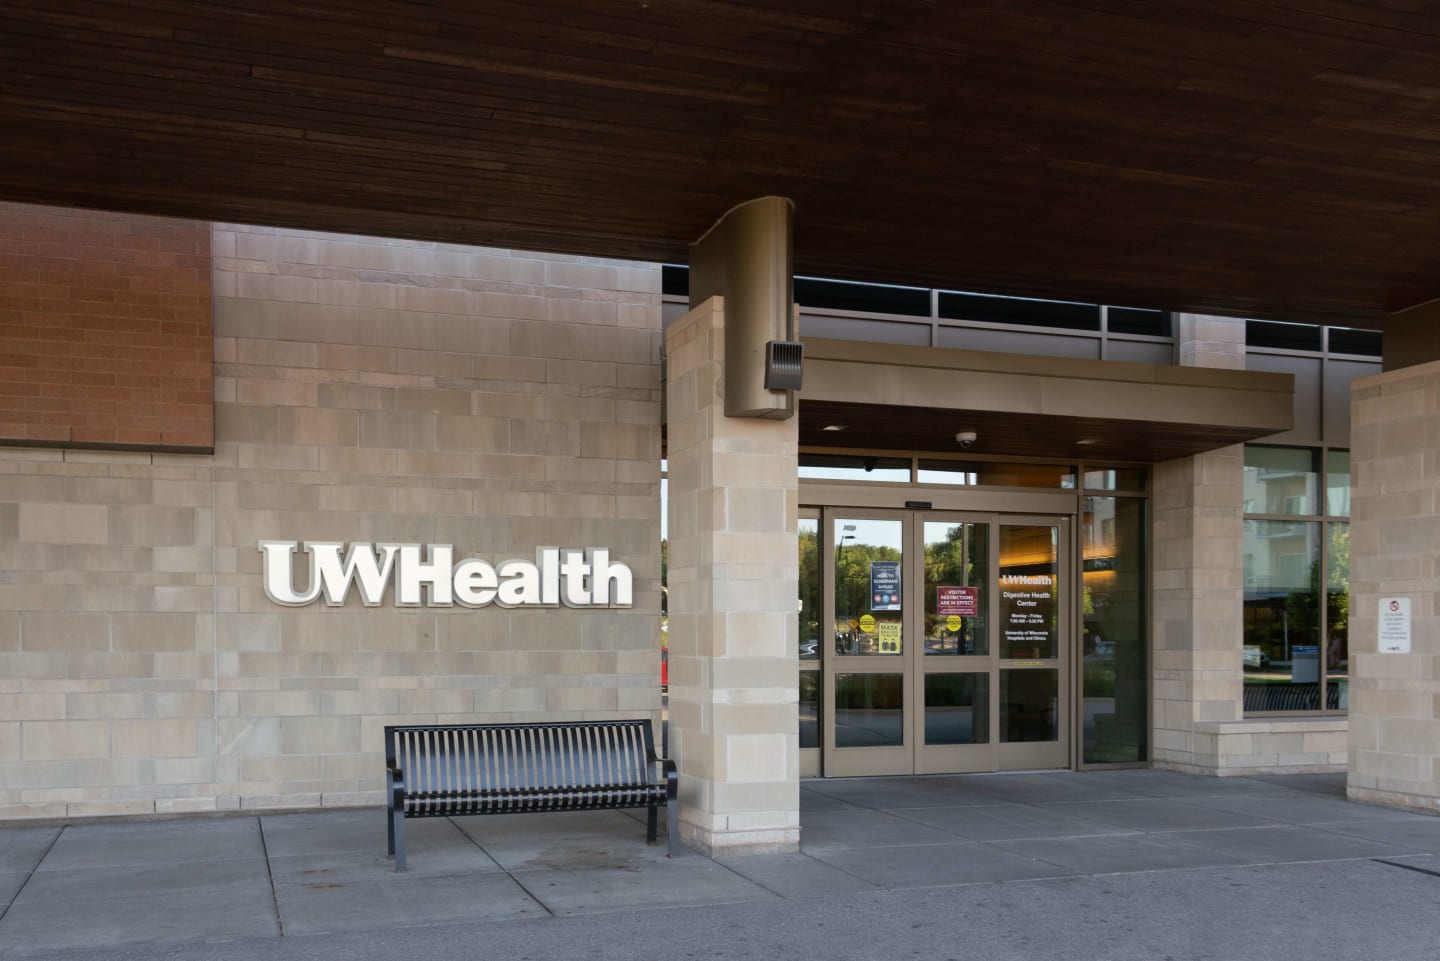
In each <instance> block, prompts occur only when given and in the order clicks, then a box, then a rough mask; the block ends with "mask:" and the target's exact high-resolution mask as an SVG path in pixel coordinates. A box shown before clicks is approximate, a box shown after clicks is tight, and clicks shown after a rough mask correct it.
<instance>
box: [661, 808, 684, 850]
mask: <svg viewBox="0 0 1440 961" xmlns="http://www.w3.org/2000/svg"><path fill="white" fill-rule="evenodd" d="M665 830H666V831H667V832H668V837H667V838H666V840H667V841H669V842H670V855H669V856H670V857H672V858H673V857H674V856H675V852H676V851H677V850H679V847H680V802H678V801H674V800H672V801H671V802H670V803H669V804H667V805H665Z"/></svg>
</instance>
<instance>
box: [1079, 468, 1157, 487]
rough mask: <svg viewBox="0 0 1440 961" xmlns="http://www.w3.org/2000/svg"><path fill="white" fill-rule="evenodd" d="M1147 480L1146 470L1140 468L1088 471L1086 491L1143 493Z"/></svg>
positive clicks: (1086, 474) (1086, 473)
mask: <svg viewBox="0 0 1440 961" xmlns="http://www.w3.org/2000/svg"><path fill="white" fill-rule="evenodd" d="M1145 480H1146V475H1145V470H1144V468H1140V467H1127V468H1120V469H1109V470H1087V471H1086V472H1085V489H1086V490H1092V491H1143V490H1144V489H1145Z"/></svg>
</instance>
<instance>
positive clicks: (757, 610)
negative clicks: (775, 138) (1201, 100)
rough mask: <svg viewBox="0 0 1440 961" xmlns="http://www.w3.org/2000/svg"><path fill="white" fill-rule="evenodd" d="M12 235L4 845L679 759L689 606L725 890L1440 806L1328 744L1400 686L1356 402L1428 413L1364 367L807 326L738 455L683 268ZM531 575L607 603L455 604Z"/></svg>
mask: <svg viewBox="0 0 1440 961" xmlns="http://www.w3.org/2000/svg"><path fill="white" fill-rule="evenodd" d="M0 222H3V229H0V238H3V242H4V248H3V249H4V252H5V259H4V261H3V263H4V272H3V273H0V311H3V313H0V336H3V337H4V338H5V342H6V344H7V346H8V349H7V351H5V353H6V354H7V355H8V357H9V360H0V367H6V368H7V370H6V373H7V375H9V376H8V377H7V380H8V381H9V384H10V386H9V387H8V388H7V390H6V393H5V399H4V403H3V406H0V442H3V443H4V444H5V445H6V446H4V447H3V448H0V558H3V562H0V578H3V580H0V597H3V599H4V600H3V603H0V663H3V664H4V670H3V671H0V678H3V680H0V684H4V685H6V688H5V693H4V696H3V697H0V705H3V707H0V710H3V716H0V817H6V818H36V817H70V816H81V815H113V814H157V813H177V812H201V811H224V810H236V809H247V808H273V807H310V806H320V805H356V804H374V803H379V801H380V799H381V783H382V781H383V777H382V775H383V765H382V762H381V758H380V751H381V743H380V732H381V728H382V727H383V726H384V725H385V724H387V723H394V722H398V721H407V722H415V721H435V722H441V723H443V722H446V721H451V720H457V721H458V720H486V719H493V720H497V721H498V720H511V719H515V720H531V719H569V718H597V717H599V718H603V717H622V716H624V717H631V716H650V717H652V718H654V719H655V720H656V721H657V722H658V721H659V720H661V717H662V696H661V690H660V685H659V671H660V646H661V637H662V630H661V619H662V590H661V584H662V565H665V566H666V567H667V568H668V571H666V574H667V575H668V576H666V581H667V587H668V610H667V611H666V627H667V629H668V640H669V681H670V687H669V700H668V722H669V730H670V746H671V748H672V753H673V754H674V755H675V756H676V757H677V758H678V759H679V761H680V764H681V776H682V802H683V806H682V821H683V824H684V828H683V830H684V833H685V834H686V836H687V839H688V840H689V841H690V842H691V843H695V844H697V845H699V846H702V847H705V848H707V849H710V850H717V851H720V850H727V849H742V848H743V849H761V848H767V847H769V848H776V847H786V846H789V845H793V843H794V842H795V839H796V838H797V837H798V831H799V828H800V824H799V820H798V800H797V798H796V792H797V785H798V779H799V778H800V777H801V776H848V775H867V774H895V773H939V772H956V771H989V770H1006V769H1035V768H1076V767H1079V768H1085V767H1098V766H1104V765H1113V764H1127V765H1155V766H1161V767H1168V768H1172V769H1176V770H1184V771H1192V772H1199V773H1208V774H1242V773H1243V774H1253V773H1265V772H1298V771H1338V770H1345V769H1346V767H1347V764H1348V765H1349V769H1350V771H1351V776H1352V786H1355V785H1361V784H1363V786H1364V789H1367V790H1370V791H1371V792H1372V794H1373V795H1374V796H1373V797H1372V799H1379V800H1387V801H1389V802H1391V803H1404V802H1403V801H1398V802H1397V801H1396V798H1395V796H1394V793H1395V792H1394V788H1395V781H1394V778H1395V777H1397V776H1399V775H1401V774H1403V775H1413V778H1412V780H1416V781H1423V780H1424V778H1425V777H1430V776H1431V775H1432V772H1430V771H1429V770H1428V769H1427V770H1425V771H1421V770H1420V768H1421V767H1422V766H1423V764H1422V762H1421V761H1420V760H1418V758H1419V757H1420V755H1419V754H1417V753H1414V752H1411V753H1410V754H1408V755H1407V756H1408V757H1414V758H1417V760H1413V761H1406V760H1396V759H1395V758H1393V757H1392V756H1391V755H1390V753H1389V752H1388V751H1387V750H1386V746H1387V745H1394V744H1395V743H1396V742H1395V741H1394V740H1393V739H1392V737H1391V731H1390V726H1392V725H1389V722H1386V723H1380V722H1378V721H1370V720H1361V721H1360V723H1359V725H1358V731H1359V732H1360V734H1361V735H1362V737H1363V738H1364V740H1363V741H1362V742H1360V743H1359V744H1356V743H1352V741H1351V740H1350V739H1351V738H1352V737H1353V736H1354V735H1355V733H1356V732H1355V731H1352V729H1351V724H1352V723H1353V721H1352V718H1353V715H1352V714H1351V713H1350V711H1351V706H1352V705H1355V706H1356V708H1363V707H1364V705H1365V702H1366V699H1367V698H1371V699H1374V698H1380V697H1382V696H1386V695H1384V694H1383V693H1382V692H1384V691H1387V690H1392V691H1393V690H1395V689H1402V688H1405V684H1406V681H1405V677H1406V672H1405V671H1403V670H1400V671H1398V672H1390V673H1386V672H1387V671H1388V670H1389V668H1390V667H1391V666H1393V665H1396V664H1398V663H1399V662H1397V661H1389V662H1377V663H1380V664H1381V666H1383V667H1384V668H1385V670H1381V671H1380V674H1379V675H1378V676H1379V678H1380V680H1377V681H1373V682H1372V681H1370V680H1368V679H1367V680H1363V681H1360V680H1352V679H1351V676H1350V664H1351V656H1350V651H1349V646H1348V637H1349V636H1350V635H1349V630H1350V619H1349V611H1350V610H1351V604H1352V601H1353V600H1354V597H1353V596H1352V593H1351V586H1352V584H1351V580H1350V571H1349V543H1350V540H1351V535H1350V532H1349V531H1350V528H1349V519H1350V515H1351V504H1352V503H1353V504H1354V514H1355V517H1356V534H1355V537H1356V538H1360V537H1361V536H1362V535H1363V536H1373V535H1366V534H1364V530H1363V528H1362V513H1363V509H1364V508H1363V505H1364V504H1365V503H1366V501H1365V493H1364V492H1365V490H1366V489H1367V488H1366V487H1365V486H1364V485H1365V484H1366V483H1369V484H1372V485H1373V484H1374V483H1375V478H1373V477H1372V478H1369V479H1357V481H1356V483H1355V487H1356V491H1355V495H1354V497H1353V498H1352V496H1351V493H1350V488H1351V476H1352V471H1351V461H1350V458H1349V454H1348V452H1349V450H1350V448H1351V446H1352V444H1351V431H1352V423H1351V406H1350V400H1349V397H1350V393H1351V384H1352V382H1355V381H1357V380H1358V381H1359V384H1360V387H1359V388H1358V390H1359V393H1357V395H1356V396H1357V398H1360V400H1359V402H1358V406H1357V407H1356V410H1357V412H1358V413H1357V416H1364V417H1377V418H1383V417H1386V416H1390V412H1392V411H1398V408H1399V407H1401V406H1403V404H1404V403H1405V402H1407V401H1412V400H1416V399H1417V398H1415V397H1412V396H1411V395H1412V394H1413V393H1415V392H1413V391H1410V392H1406V388H1405V387H1404V385H1403V384H1402V383H1401V381H1403V378H1401V379H1400V380H1396V381H1395V384H1396V385H1397V386H1389V385H1391V381H1392V380H1394V379H1395V378H1396V377H1397V375H1384V377H1381V378H1380V381H1379V386H1365V385H1368V384H1371V383H1372V381H1370V380H1363V379H1361V378H1366V377H1369V376H1371V375H1378V374H1379V373H1380V362H1379V358H1378V345H1377V344H1375V343H1374V342H1373V341H1372V340H1370V339H1368V338H1367V337H1366V336H1364V335H1361V334H1356V333H1354V332H1349V331H1345V330H1344V329H1341V328H1330V329H1326V328H1298V327H1297V328H1294V329H1293V330H1291V329H1288V326H1287V328H1286V329H1282V328H1281V327H1278V326H1275V325H1266V324H1263V323H1258V322H1250V323H1249V324H1247V322H1246V321H1243V320H1235V319H1225V318H1216V317H1202V316H1193V315H1174V316H1172V315H1167V314H1162V313H1160V312H1158V311H1149V310H1141V309H1134V308H1117V307H1102V306H1098V305H1085V304H1059V303H1056V302H1052V301H1022V300H1014V299H1005V298H993V297H984V296H981V295H975V294H968V293H964V292H954V291H939V290H917V289H914V288H884V287H876V286H866V285H847V284H842V283H838V282H829V281H811V280H805V279H801V280H799V281H798V282H797V284H796V298H797V301H798V302H799V330H800V335H801V338H802V339H803V341H804V344H805V352H806V356H805V371H804V375H805V382H804V386H803V387H802V388H801V390H800V391H799V393H798V402H799V408H800V416H799V417H795V418H789V419H780V420H764V419H760V420H756V419H743V418H734V417H726V416H725V415H724V400H725V391H724V387H723V384H724V382H725V376H726V373H725V372H726V358H727V355H726V349H727V339H726V336H725V332H726V330H727V323H728V324H731V325H733V324H734V323H735V319H734V317H733V316H727V313H729V314H733V313H734V311H733V310H730V311H727V299H726V298H725V297H723V296H709V297H705V298H703V299H701V300H699V301H698V302H692V301H689V300H687V299H686V293H685V292H686V287H687V286H688V284H687V279H686V277H685V275H684V271H683V270H676V269H675V268H668V267H667V268H662V267H661V266H660V265H653V264H648V265H647V264H635V263H631V262H625V261H610V260H600V259H594V258H579V257H565V256H553V255H545V254H533V253H526V252H520V251H510V250H493V249H486V248H477V247H465V246H459V245H450V244H431V243H420V242H412V241H401V240H389V239H381V238H369V237H350V236H340V235H333V234H319V233H307V232H302V231H293V230H280V229H271V228H257V227H246V226H239V225H233V224H197V223H194V222H187V221H174V220H165V219H160V218H146V217H132V216H125V215H109V214H94V213H82V212H77V211H69V210H56V209H50V208H35V207H23V206H18V205H5V206H3V207H0ZM1247 328H1248V336H1247ZM1312 336H1314V337H1315V338H1316V339H1315V340H1314V342H1313V343H1312V342H1311V341H1310V340H1307V339H1305V338H1309V337H1312ZM1286 337H1295V338H1300V340H1298V341H1296V342H1290V341H1287V340H1286ZM1387 378H1389V379H1387ZM1366 391H1372V392H1373V391H1379V393H1375V394H1368V393H1366ZM1393 391H1401V392H1402V396H1403V397H1404V398H1406V401H1392V400H1390V399H1388V398H1389V397H1390V393H1391V392H1393ZM1419 395H1420V397H1426V396H1428V395H1427V394H1425V393H1424V391H1423V390H1422V391H1420V392H1419ZM1372 397H1373V400H1369V399H1367V398H1372ZM212 414H213V419H212ZM1387 437H1389V435H1388V434H1386V433H1384V432H1381V433H1380V434H1378V435H1377V437H1376V440H1375V442H1376V443H1389V441H1388V440H1387V439H1386V438H1387ZM967 438H968V439H967ZM1246 442H1248V445H1249V446H1244V445H1245V444H1246ZM1363 443H1364V441H1363V440H1362V439H1361V438H1360V437H1357V438H1356V442H1355V445H1354V446H1356V447H1357V448H1358V447H1360V446H1361V445H1362V444H1363ZM662 460H663V464H664V466H663V477H664V480H665V481H666V485H665V486H666V490H667V496H666V497H665V498H664V499H663V501H662V493H661V490H662ZM1369 490H1371V491H1372V492H1373V490H1374V488H1373V487H1371V488H1369ZM662 504H663V507H662ZM662 509H663V510H664V511H665V512H666V515H667V520H668V526H667V529H666V530H665V531H664V541H665V543H666V545H667V548H668V550H667V551H666V552H665V554H664V555H663V556H664V559H663V560H662V546H661V545H662V530H661V527H662V525H661V517H662ZM267 543H269V544H278V545H281V546H280V547H276V548H274V549H273V551H272V552H271V554H269V555H267V553H266V550H265V549H264V546H263V545H265V544H267ZM287 545H288V546H287ZM325 545H339V546H334V547H325ZM384 545H409V546H410V547H409V548H408V549H409V550H410V551H411V553H408V554H407V553H403V551H404V550H405V548H400V547H395V548H393V550H390V551H389V552H388V553H387V549H386V548H385V547H384ZM446 546H449V547H451V548H453V553H452V554H450V555H447V554H446V553H445V551H444V548H445V547H446ZM546 549H555V550H557V551H567V550H575V551H589V552H591V555H590V557H591V558H592V559H593V558H594V557H595V556H596V555H597V554H598V553H599V552H602V551H603V552H608V553H607V555H606V556H608V561H607V563H609V562H613V563H614V564H618V565H622V566H623V567H624V570H625V578H626V583H627V585H628V586H629V587H630V596H629V598H628V604H625V603H622V599H621V598H620V597H619V596H618V585H619V577H620V575H619V574H617V575H616V578H617V579H616V581H615V582H614V583H613V585H612V586H613V587H615V588H616V590H615V591H614V592H612V593H611V594H607V595H606V596H604V597H603V598H600V599H598V600H595V596H594V591H593V590H592V591H591V594H590V595H589V596H590V598H591V599H592V600H594V603H588V604H587V603H580V602H579V601H576V602H575V603H566V602H563V601H562V600H560V599H558V598H557V597H554V596H548V595H547V596H539V595H537V596H536V597H534V598H529V597H527V596H525V594H524V592H523V591H520V592H518V593H516V594H514V595H512V596H511V597H510V598H509V601H510V602H509V603H492V600H493V599H492V598H491V597H489V596H488V595H487V596H486V597H485V598H484V599H483V603H482V602H480V601H478V600H477V599H476V597H475V596H474V595H464V594H463V592H459V593H458V594H457V585H456V584H455V583H452V582H451V581H450V580H449V574H450V572H451V565H452V563H453V562H455V561H458V560H461V559H463V558H472V557H473V558H478V559H481V560H483V561H485V562H486V563H488V564H491V565H492V566H497V565H500V564H501V563H502V562H504V561H507V560H521V561H526V560H528V561H531V562H535V563H537V564H539V565H540V566H542V567H543V565H544V563H545V560H544V557H545V555H544V552H545V550H546ZM327 550H329V551H330V553H329V554H326V553H325V551H327ZM1417 550H1419V548H1418V547H1417ZM267 556H269V557H270V558H271V560H272V562H274V563H276V564H278V563H279V561H280V560H282V559H284V560H287V561H289V562H291V564H290V565H289V566H286V567H285V569H284V571H281V572H279V573H277V572H275V571H273V570H267V569H266V567H265V563H264V562H265V559H266V557H267ZM557 556H558V555H557ZM317 557H328V558H330V560H329V561H324V560H321V561H317V560H316V558H317ZM307 563H308V565H309V566H308V567H307ZM577 563H578V562H577ZM587 563H589V561H587ZM327 564H328V567H327ZM366 564H371V565H372V568H367V567H366ZM387 564H389V566H388V567H387V566H385V565H387ZM407 564H408V565H409V567H408V568H407V567H406V565H407ZM425 565H430V566H429V567H426V566H425ZM593 566H594V567H596V568H597V569H598V568H599V567H600V566H601V564H600V563H598V562H597V563H595V564H594V565H593ZM1361 566H1362V565H1358V564H1357V570H1356V572H1355V578H1356V579H1357V581H1358V580H1360V579H1361V578H1368V579H1369V580H1366V581H1365V583H1366V584H1368V585H1370V586H1369V587H1368V588H1367V590H1370V591H1371V593H1372V594H1373V593H1374V592H1375V591H1377V590H1381V587H1380V586H1378V585H1380V584H1381V583H1383V582H1382V581H1381V580H1378V579H1377V574H1376V572H1375V570H1374V568H1373V567H1372V568H1371V569H1370V571H1369V572H1366V571H1365V570H1362V569H1360V568H1361ZM367 570H369V571H370V574H371V575H372V576H373V578H375V583H376V585H377V586H376V587H375V589H374V590H369V589H367V587H366V583H365V576H366V571H367ZM407 570H408V571H409V572H410V573H408V574H407V573H405V571H407ZM416 571H419V573H416ZM382 574H383V575H384V577H382ZM327 577H329V578H330V579H329V580H326V578H327ZM385 577H390V578H392V579H393V581H394V583H393V584H392V583H391V581H389V580H385V579H384V578H385ZM407 577H408V578H409V581H408V583H409V587H408V588H406V589H403V590H402V581H405V580H406V578H407ZM585 577H586V578H588V580H586V582H585V584H584V585H583V586H584V587H585V588H586V589H587V590H591V589H592V588H595V587H596V581H598V580H600V578H599V575H598V570H597V571H593V572H591V573H589V574H587V575H585ZM271 578H273V580H272V579H271ZM577 583H578V582H577ZM492 586H493V585H492ZM287 590H288V593H287ZM606 590H610V588H606ZM544 593H545V592H544V591H541V592H540V594H544ZM602 593H603V592H602ZM1366 596H1367V597H1368V596H1369V595H1366ZM465 597H469V598H470V600H471V601H474V603H468V604H467V603H465V601H464V598H465ZM797 597H798V598H799V605H798V614H797V604H796V598H797ZM1342 599H1343V600H1342ZM567 600H576V599H574V598H567ZM531 601H533V603H531ZM1370 606H1371V607H1372V608H1373V606H1374V605H1373V603H1371V605H1370ZM1356 610H1357V615H1356V621H1357V623H1358V622H1360V621H1361V619H1362V617H1363V616H1364V615H1362V614H1360V613H1359V611H1358V608H1356ZM1369 656H1371V657H1372V658H1374V657H1376V655H1369ZM1392 674H1395V675H1397V676H1392ZM1387 678H1389V680H1386V679H1387ZM1411 695H1412V696H1414V697H1416V698H1419V697H1421V696H1422V694H1421V692H1419V691H1412V692H1411ZM1421 727H1423V725H1421V724H1420V723H1419V722H1418V721H1417V722H1416V724H1414V725H1410V726H1409V727H1405V729H1404V731H1403V732H1401V735H1397V736H1403V737H1410V738H1411V739H1412V740H1414V739H1418V740H1423V737H1424V732H1423V731H1422V730H1421ZM1418 740H1417V744H1418ZM1417 750H1418V747H1417ZM1387 772H1388V773H1387ZM1396 772H1398V774H1397V773H1396ZM1387 778H1389V779H1390V780H1387ZM1367 779H1368V780H1367ZM1387 791H1390V792H1391V793H1390V794H1388V795H1386V796H1384V797H1382V796H1381V795H1382V794H1385V792H1387ZM1400 793H1404V792H1400ZM1421 806H1423V805H1421Z"/></svg>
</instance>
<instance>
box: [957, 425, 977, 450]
mask: <svg viewBox="0 0 1440 961" xmlns="http://www.w3.org/2000/svg"><path fill="white" fill-rule="evenodd" d="M976 436H977V435H976V433H975V432H974V431H973V430H962V431H961V432H960V433H958V434H956V435H955V443H957V444H959V445H960V446H961V447H962V448H963V449H965V450H969V449H970V448H972V447H974V446H975V438H976Z"/></svg>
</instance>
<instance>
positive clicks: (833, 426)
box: [821, 424, 847, 430]
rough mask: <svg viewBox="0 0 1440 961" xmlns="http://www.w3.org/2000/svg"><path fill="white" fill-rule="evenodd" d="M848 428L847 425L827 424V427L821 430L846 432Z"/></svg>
mask: <svg viewBox="0 0 1440 961" xmlns="http://www.w3.org/2000/svg"><path fill="white" fill-rule="evenodd" d="M846 426H847V425H845V424H826V425H825V426H824V427H823V428H821V429H822V430H844V429H845V428H846Z"/></svg>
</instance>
